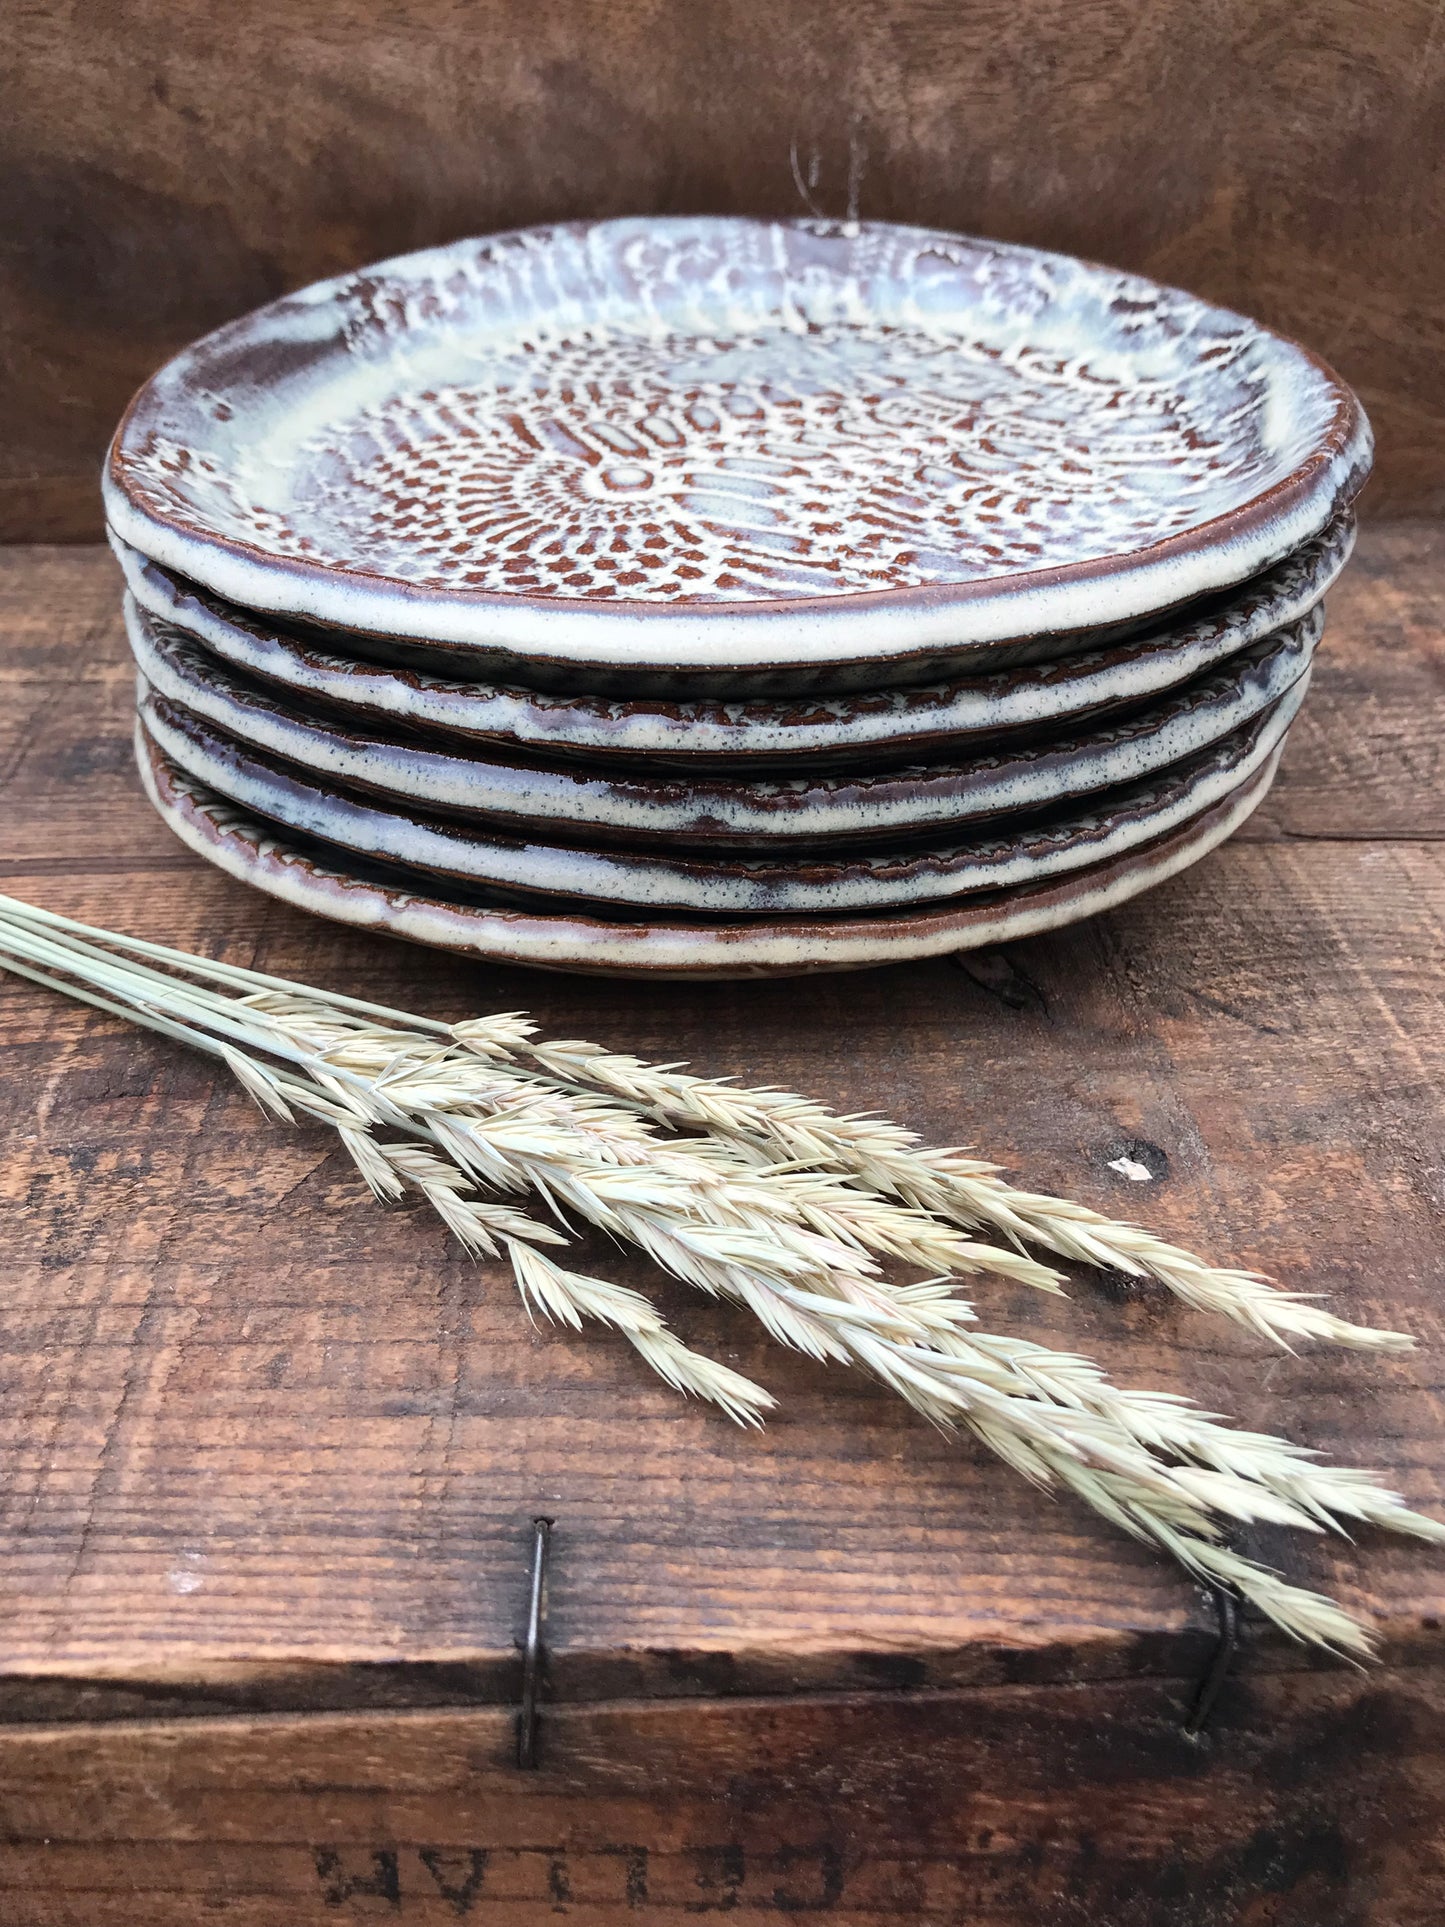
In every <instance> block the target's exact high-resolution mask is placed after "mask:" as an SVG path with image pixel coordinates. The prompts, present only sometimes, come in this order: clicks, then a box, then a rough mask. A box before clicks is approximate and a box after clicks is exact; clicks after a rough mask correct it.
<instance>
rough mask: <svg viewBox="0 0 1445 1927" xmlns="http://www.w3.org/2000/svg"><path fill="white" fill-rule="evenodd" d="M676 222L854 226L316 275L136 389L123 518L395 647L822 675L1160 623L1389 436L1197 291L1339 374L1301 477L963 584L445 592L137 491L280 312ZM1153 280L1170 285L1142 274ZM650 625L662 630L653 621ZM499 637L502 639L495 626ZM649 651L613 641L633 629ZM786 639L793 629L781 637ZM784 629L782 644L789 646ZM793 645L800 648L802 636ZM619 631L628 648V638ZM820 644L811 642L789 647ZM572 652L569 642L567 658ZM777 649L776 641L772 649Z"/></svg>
mask: <svg viewBox="0 0 1445 1927" xmlns="http://www.w3.org/2000/svg"><path fill="white" fill-rule="evenodd" d="M639 221H641V222H643V223H645V224H646V225H647V226H649V227H652V228H655V229H658V230H665V229H667V228H669V227H671V228H675V229H683V228H696V227H697V226H700V225H705V224H711V225H715V226H719V227H734V228H736V227H745V228H756V229H763V230H769V229H777V228H788V229H799V230H803V231H812V232H817V231H818V230H819V228H820V227H822V228H830V229H834V230H835V231H841V228H842V226H843V225H844V224H838V223H822V224H820V223H818V222H816V221H814V220H811V219H788V218H778V219H769V218H766V217H758V216H739V215H705V216H665V217H635V216H628V217H615V218H613V219H607V220H599V221H582V222H558V223H552V224H543V225H541V226H535V227H529V228H519V229H511V230H508V231H507V232H506V233H503V234H497V235H479V236H468V237H465V238H463V239H461V240H457V241H453V242H450V243H446V244H444V245H443V246H441V247H437V248H427V249H419V250H416V251H414V252H412V253H409V254H404V255H398V256H394V257H392V258H391V259H389V260H387V261H383V262H379V263H376V264H374V265H373V266H371V267H368V268H365V269H361V270H357V271H354V272H352V273H349V274H346V275H339V276H334V277H331V278H330V279H329V280H325V281H321V282H317V283H313V284H312V285H311V286H310V287H308V288H305V289H302V290H300V291H299V292H297V293H296V294H292V295H287V296H283V297H281V299H280V300H278V301H274V302H270V303H267V304H265V305H264V306H263V307H261V308H258V309H256V310H253V311H252V313H250V314H248V315H244V316H241V317H239V318H238V319H237V320H234V321H231V322H227V323H225V324H224V325H223V326H222V327H220V328H218V329H215V330H213V331H212V332H211V333H209V334H207V335H204V336H202V337H201V338H200V339H199V340H198V341H195V342H193V343H191V344H190V345H189V346H188V347H186V348H184V349H182V350H181V352H180V353H179V354H178V355H176V356H174V357H173V358H172V359H171V360H170V361H168V362H167V363H166V364H165V365H164V366H163V367H162V368H161V369H159V370H157V371H156V373H155V374H154V375H152V376H151V378H150V379H149V380H148V381H147V382H146V383H144V384H143V385H142V387H141V388H140V389H139V390H138V391H137V393H136V394H135V395H134V396H133V397H132V398H131V400H130V402H129V404H128V406H127V408H126V411H125V413H124V415H123V416H122V418H121V421H120V424H119V426H118V427H117V429H116V432H115V435H114V437H113V438H112V441H111V444H110V448H109V450H108V452H107V456H106V461H105V467H104V474H103V480H102V491H103V494H104V497H105V506H106V512H107V516H108V519H109V520H110V521H111V522H112V524H113V525H114V526H115V528H116V530H117V532H118V533H119V534H120V535H121V536H122V537H123V539H125V540H126V541H128V542H130V543H131V545H132V546H133V547H135V548H138V549H140V550H141V552H142V553H143V554H146V555H149V556H151V557H152V559H153V560H155V561H158V562H160V563H161V564H162V565H163V566H165V567H167V568H172V569H175V570H176V571H177V572H178V573H180V574H183V575H189V576H191V577H192V578H193V579H195V580H196V581H199V582H201V583H202V584H203V585H204V586H205V587H207V588H209V589H211V590H212V591H213V592H214V593H216V594H219V595H221V596H223V597H224V598H225V599H226V600H228V601H232V602H236V603H239V604H241V605H242V606H244V607H248V608H253V609H259V610H263V611H265V613H267V614H272V615H280V616H287V617H291V618H292V619H298V620H302V621H308V622H313V623H317V624H319V625H320V626H323V627H335V628H342V629H351V630H354V631H357V632H358V633H361V634H365V635H372V636H376V637H378V638H389V639H394V640H413V641H420V642H435V643H441V644H451V645H453V646H456V647H460V648H465V649H467V650H468V651H475V652H476V653H477V655H478V656H480V657H482V658H485V656H486V655H487V654H489V653H492V652H494V651H496V650H498V649H505V650H508V651H510V652H513V653H516V654H520V655H522V656H524V657H525V656H526V655H528V654H533V655H540V656H541V657H543V658H545V659H549V660H553V661H561V662H574V663H587V662H593V663H606V664H608V665H609V666H612V667H616V668H619V669H622V670H624V671H625V670H627V669H633V668H635V669H637V670H639V671H644V672H645V671H648V670H656V669H661V668H668V669H673V670H689V669H691V670H696V671H697V672H699V673H705V672H707V671H708V670H713V671H718V670H727V669H737V668H739V667H747V666H749V665H752V664H756V665H757V666H758V667H759V668H760V669H764V668H765V669H767V670H768V671H770V672H783V671H787V670H789V669H794V668H796V669H797V670H799V671H802V670H809V671H813V670H816V669H817V668H818V667H819V666H820V665H821V664H822V663H825V662H826V661H828V660H830V659H831V660H835V661H837V662H838V663H840V664H843V663H857V662H859V661H866V660H869V659H871V658H872V657H873V656H874V655H875V654H876V655H877V658H878V660H879V661H880V662H889V663H893V662H896V661H898V660H900V659H901V660H904V661H906V660H908V658H909V656H910V655H914V656H916V655H917V653H918V652H920V651H922V652H925V653H926V652H935V653H936V652H938V651H940V650H946V649H947V648H948V647H949V646H950V644H951V645H953V646H963V645H966V644H969V643H973V644H975V645H978V646H986V645H987V644H989V643H1001V642H1005V641H1009V640H1013V639H1017V638H1019V637H1021V636H1023V635H1029V636H1039V637H1067V636H1069V635H1072V634H1077V633H1078V632H1080V631H1082V630H1089V629H1094V628H1098V627H1100V626H1103V625H1106V624H1108V623H1112V622H1126V621H1134V620H1137V619H1139V618H1140V617H1142V616H1144V615H1147V614H1151V613H1155V612H1162V611H1163V610H1165V609H1168V608H1171V607H1174V606H1177V605H1178V604H1180V603H1182V602H1185V601H1188V600H1192V599H1193V598H1194V597H1196V596H1199V595H1205V594H1210V593H1213V592H1215V591H1217V590H1221V589H1226V588H1229V587H1231V586H1234V585H1235V584H1237V583H1239V582H1241V581H1243V580H1245V579H1247V577H1248V576H1249V575H1251V574H1253V573H1256V572H1257V571H1258V570H1260V569H1263V568H1267V567H1269V566H1270V564H1271V563H1272V562H1274V561H1276V560H1278V559H1280V558H1281V557H1282V556H1284V555H1285V554H1287V553H1288V552H1289V550H1290V549H1292V548H1295V547H1297V546H1299V545H1300V543H1302V542H1303V541H1306V540H1308V539H1309V537H1310V536H1311V535H1313V534H1315V533H1317V532H1318V531H1319V530H1320V529H1322V528H1323V527H1324V525H1325V524H1326V523H1327V522H1328V521H1329V520H1330V519H1331V517H1332V516H1333V515H1334V514H1336V513H1338V512H1340V511H1341V510H1342V509H1343V508H1345V507H1347V506H1348V505H1349V503H1350V502H1351V501H1352V500H1353V499H1354V496H1355V495H1356V494H1357V493H1358V491H1359V489H1360V488H1361V487H1362V486H1363V484H1364V481H1365V479H1366V477H1367V475H1368V473H1369V467H1370V461H1371V455H1372V449H1373V437H1372V434H1371V430H1370V425H1369V422H1368V419H1367V417H1366V415H1365V412H1364V409H1363V407H1362V406H1361V404H1360V402H1359V400H1358V398H1357V397H1356V396H1355V394H1354V393H1353V391H1352V390H1351V389H1350V388H1349V387H1348V385H1347V384H1346V383H1345V382H1344V381H1343V380H1342V379H1341V378H1340V377H1339V376H1338V375H1337V374H1336V373H1335V371H1334V370H1333V369H1332V368H1330V366H1329V365H1328V364H1327V363H1326V362H1325V361H1324V359H1323V358H1322V357H1321V356H1319V355H1318V354H1316V353H1315V352H1314V351H1313V350H1311V349H1309V348H1306V347H1304V346H1303V345H1302V344H1301V343H1299V342H1297V341H1295V340H1293V339H1292V338H1291V337H1289V336H1286V335H1283V334H1279V333H1277V332H1276V331H1275V330H1272V329H1269V328H1266V327H1264V326H1263V325H1262V324H1261V323H1259V322H1255V321H1253V320H1252V319H1251V318H1250V317H1247V316H1241V315H1238V313H1237V311H1236V310H1233V309H1226V308H1222V307H1219V306H1217V305H1216V304H1213V303H1210V302H1206V301H1203V300H1202V299H1201V298H1200V297H1198V296H1194V295H1188V294H1187V291H1183V290H1171V291H1172V292H1178V293H1182V294H1185V296H1186V298H1187V299H1189V300H1190V301H1193V302H1196V303H1197V305H1198V306H1199V307H1200V308H1201V309H1204V310H1206V311H1211V312H1214V313H1218V314H1221V315H1228V316H1230V317H1231V318H1234V319H1238V320H1241V321H1244V322H1245V323H1246V324H1247V325H1248V326H1249V327H1250V328H1252V329H1254V330H1255V331H1256V332H1257V334H1258V335H1259V336H1262V337H1264V338H1266V339H1268V340H1269V341H1270V342H1272V343H1274V344H1276V346H1277V347H1279V348H1283V349H1285V350H1287V351H1289V353H1291V354H1293V355H1296V356H1298V357H1300V358H1301V359H1302V361H1303V363H1304V364H1305V365H1306V366H1308V367H1309V369H1310V370H1311V371H1312V372H1313V373H1314V375H1315V376H1317V377H1319V378H1322V380H1323V383H1324V386H1325V389H1326V391H1327V392H1328V394H1329V396H1330V398H1331V403H1332V408H1331V414H1330V419H1329V424H1328V427H1327V429H1326V430H1325V433H1324V435H1323V436H1322V438H1321V440H1320V442H1319V444H1318V446H1316V448H1315V449H1314V450H1312V452H1311V453H1310V454H1309V455H1308V456H1306V457H1305V459H1304V460H1303V461H1302V462H1301V463H1299V464H1298V465H1297V466H1296V467H1295V468H1294V469H1293V470H1292V471H1291V472H1290V474H1288V475H1286V476H1284V477H1282V478H1280V479H1279V480H1278V481H1276V482H1274V483H1272V484H1271V485H1270V486H1269V487H1268V488H1267V489H1264V490H1262V491H1259V492H1258V493H1257V494H1255V495H1253V496H1251V497H1249V498H1248V499H1247V500H1246V501H1245V502H1243V503H1240V504H1238V505H1236V506H1235V507H1233V508H1231V509H1228V510H1225V511H1223V512H1221V513H1220V514H1218V515H1215V516H1212V517H1210V518H1208V519H1207V520H1205V521H1204V522H1201V523H1196V524H1195V525H1193V526H1192V527H1190V528H1188V529H1184V530H1180V531H1177V532H1176V533H1174V534H1172V535H1169V536H1165V537H1163V538H1161V539H1160V540H1159V541H1157V542H1155V543H1152V544H1148V545H1146V546H1144V547H1142V548H1139V549H1135V550H1132V551H1127V552H1125V553H1124V554H1123V555H1122V556H1108V557H1095V558H1090V559H1088V560H1084V561H1078V562H1070V563H1056V564H1053V565H1051V566H1048V567H1045V568H1043V569H1035V570H1029V571H1024V572H1018V573H1014V574H1005V575H1000V576H990V577H982V578H975V579H973V580H970V581H967V582H962V583H946V584H937V583H930V584H923V585H919V586H915V587H911V588H891V589H877V590H864V591H858V592H852V593H849V592H845V593H843V594H840V595H836V596H824V597H817V596H800V597H779V598H771V597H759V598H755V599H754V598H750V599H748V600H747V601H746V602H741V603H739V602H711V603H687V602H685V601H680V602H671V603H647V602H641V601H636V602H625V601H620V600H618V601H613V600H599V599H596V598H588V597H575V598H572V597H569V598H564V599H559V598H555V597H554V598H548V597H539V596H534V595H505V594H501V593H498V592H496V591H491V590H475V589H473V590H459V589H446V588H434V587H426V586H424V585H420V584H416V583H409V582H405V581H403V580H401V579H399V578H395V577H389V576H385V575H383V574H381V573H380V572H378V571H374V570H368V569H365V568H357V569H347V570H336V569H332V568H328V567H326V566H324V565H321V564H317V563H312V562H309V561H306V560H304V559H302V558H298V557H293V556H275V555H271V554H269V553H268V552H267V551H265V550H263V549H261V548H260V547H259V546H257V545H256V544H255V543H252V542H249V541H247V540H246V539H244V538H242V537H240V536H229V537H223V536H220V535H217V534H214V533H209V532H203V531H197V530H193V529H189V528H187V527H185V526H183V525H182V524H181V523H180V522H179V521H178V520H177V519H176V518H174V517H172V516H168V515H166V514H164V513H162V512H160V511H158V510H153V509H148V508H143V507H142V506H140V505H139V503H137V502H136V501H135V500H133V499H132V497H131V495H130V493H129V492H128V488H127V476H126V470H125V457H126V455H127V454H128V452H129V444H130V443H131V441H132V439H133V438H136V437H140V436H143V435H144V434H145V433H147V432H149V431H150V429H152V428H153V427H154V425H155V421H156V419H157V418H158V416H159V414H160V410H161V407H162V397H164V396H167V395H170V394H173V393H174V394H177V395H180V394H185V393H188V392H189V391H188V390H187V389H186V387H185V384H186V382H187V380H188V379H189V380H190V381H191V383H192V385H193V386H194V383H195V381H196V380H197V379H198V377H199V374H200V371H201V369H202V368H203V367H204V365H205V358H206V356H207V355H210V356H214V355H215V354H216V353H218V352H219V351H221V350H222V349H224V350H225V351H226V352H231V353H233V352H235V351H236V350H238V349H239V348H241V347H242V346H243V345H244V344H246V343H247V342H248V341H252V340H261V339H264V338H265V330H266V326H267V324H268V323H271V322H274V320H275V318H276V317H278V316H279V315H281V314H284V313H286V312H288V311H299V310H300V309H301V308H302V307H303V306H304V307H306V308H308V309H311V310H315V309H318V308H320V307H321V306H322V305H323V304H324V303H325V302H327V301H332V300H336V299H337V298H339V296H340V295H341V294H342V293H343V292H344V291H345V290H346V289H348V288H349V287H355V286H356V285H357V284H358V282H360V281H361V280H363V279H364V278H365V277H367V276H376V275H382V274H389V275H393V276H395V275H397V274H398V273H401V272H403V271H405V270H410V271H411V272H412V273H415V272H416V271H417V269H418V268H419V267H420V265H421V264H422V263H436V262H440V261H442V260H443V259H445V258H446V257H447V256H448V255H461V254H462V253H463V252H464V251H465V250H467V249H469V248H474V247H476V246H477V245H478V244H479V243H482V242H486V243H489V244H495V243H501V242H506V241H508V240H511V239H514V238H515V237H517V236H520V235H526V236H528V237H539V236H549V235H553V234H559V233H572V234H586V233H590V232H593V231H596V230H598V229H603V228H611V227H625V226H627V225H629V224H632V225H636V224H638V222H639ZM855 225H856V227H857V229H858V231H860V232H861V231H879V230H886V231H889V232H896V233H904V234H909V235H914V236H918V237H920V238H934V239H938V240H941V241H948V242H951V243H954V244H957V243H960V242H962V243H963V244H965V245H968V246H972V247H978V248H987V249H990V250H993V251H995V252H1000V251H1001V252H1005V253H1009V254H1017V255H1022V256H1026V257H1028V258H1031V259H1035V260H1040V259H1041V260H1044V261H1056V260H1062V261H1067V262H1069V263H1070V264H1071V265H1078V266H1082V267H1083V268H1085V269H1086V270H1088V271H1089V272H1091V273H1100V274H1107V275H1111V276H1117V275H1120V274H1125V273H1126V272H1127V271H1125V270H1121V269H1116V268H1109V267H1106V266H1104V265H1103V264H1100V263H1097V262H1093V261H1089V260H1085V259H1083V258H1082V257H1079V256H1072V255H1064V254H1060V253H1059V252H1058V251H1056V250H1046V249H1040V248H1031V247H1027V246H1025V245H1023V244H1020V243H1011V242H998V241H992V240H989V239H988V238H986V237H981V236H974V235H964V234H958V233H951V232H949V231H948V230H944V229H932V228H924V227H917V226H910V225H908V224H906V223H895V222H869V223H860V224H855ZM1128 278H1130V279H1132V280H1135V281H1140V282H1144V283H1146V284H1147V285H1149V286H1150V287H1154V288H1162V287H1165V286H1167V284H1164V283H1160V282H1157V281H1154V280H1152V278H1151V277H1148V276H1141V275H1129V276H1128ZM639 629H640V630H641V631H642V632H644V633H642V634H639V633H637V632H638V630H639ZM481 631H485V633H484V634H483V633H481ZM629 631H630V632H632V646H631V647H629V648H628V649H626V650H625V651H624V652H623V654H622V655H621V656H618V655H617V654H615V653H613V652H615V650H616V641H617V639H619V638H620V637H621V635H622V634H623V633H624V632H629ZM779 631H781V636H779V635H778V632H779ZM770 632H772V637H773V640H772V641H769V640H768V638H769V635H770ZM790 637H791V641H790V640H789V638H790ZM609 638H612V640H609ZM809 638H810V639H811V640H809V642H808V647H807V648H806V649H805V650H804V651H803V653H801V654H793V655H791V656H784V655H779V654H778V653H777V645H778V644H779V643H780V644H781V647H782V648H783V649H785V650H786V649H790V648H791V649H793V650H796V649H797V648H798V644H799V643H800V642H802V641H804V640H805V639H809ZM559 644H560V645H561V648H562V654H561V655H560V656H558V655H557V654H556V650H557V648H558V646H559ZM760 652H761V653H760Z"/></svg>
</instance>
